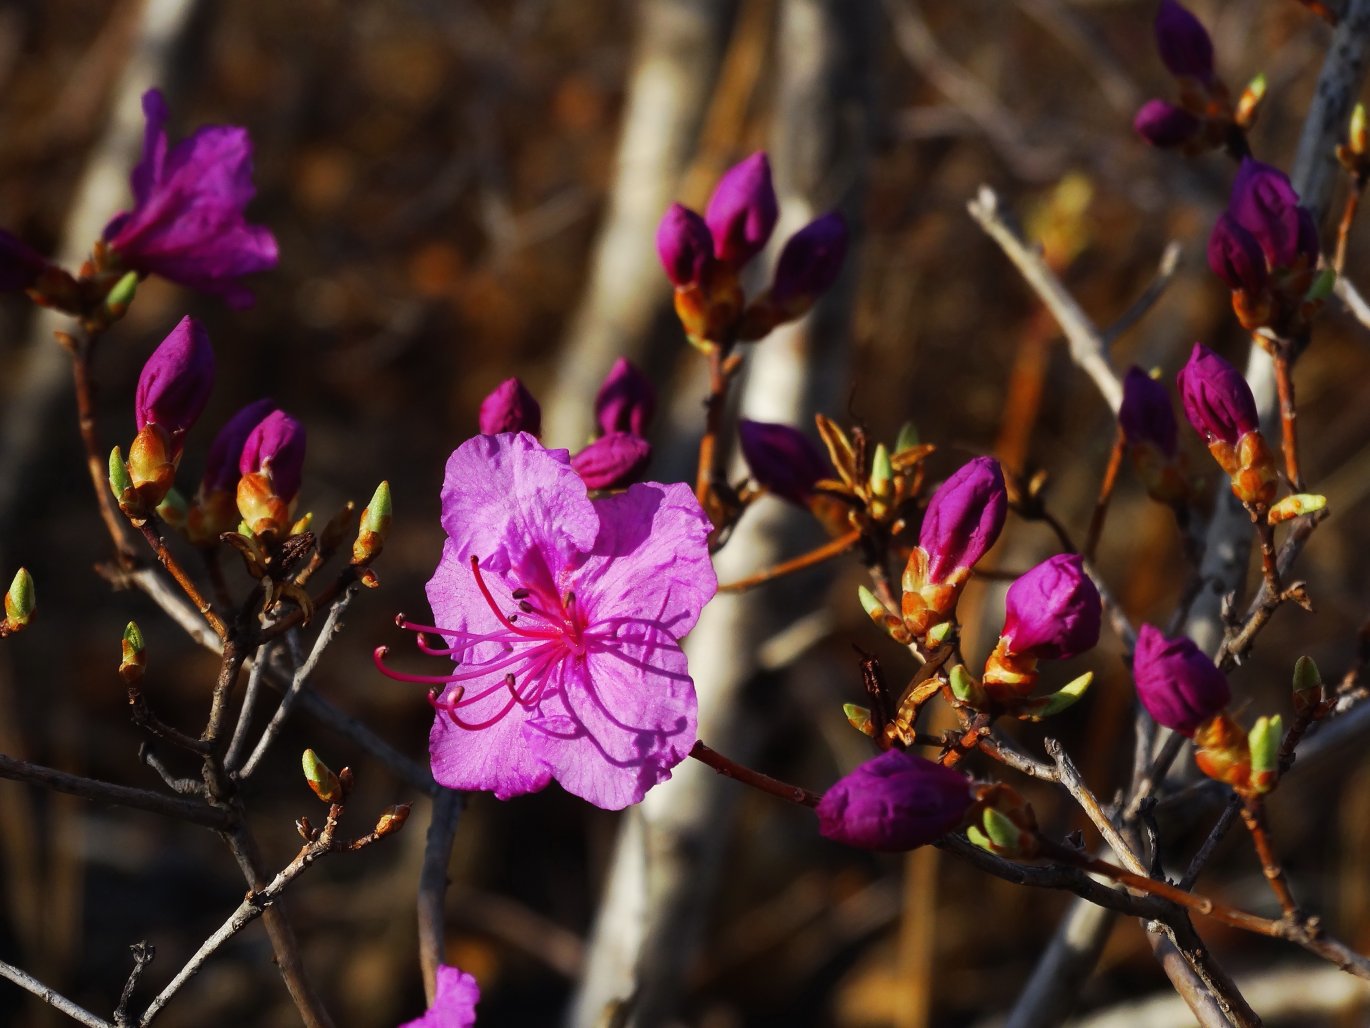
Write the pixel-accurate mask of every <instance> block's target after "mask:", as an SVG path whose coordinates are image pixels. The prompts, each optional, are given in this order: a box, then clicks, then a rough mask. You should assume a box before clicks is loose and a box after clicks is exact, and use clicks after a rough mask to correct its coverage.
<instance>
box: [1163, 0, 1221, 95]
mask: <svg viewBox="0 0 1370 1028" xmlns="http://www.w3.org/2000/svg"><path fill="white" fill-rule="evenodd" d="M1156 49H1157V51H1158V52H1159V53H1160V55H1161V61H1162V62H1164V64H1165V66H1166V67H1167V68H1169V69H1170V74H1172V75H1176V76H1184V75H1188V76H1190V77H1191V78H1196V79H1198V80H1199V81H1201V82H1209V81H1211V80H1212V78H1213V40H1211V39H1210V38H1209V37H1208V30H1207V29H1205V28H1204V27H1203V24H1202V23H1201V22H1200V21H1199V19H1198V18H1196V17H1194V15H1193V14H1191V13H1190V12H1189V11H1188V10H1187V9H1186V8H1184V7H1181V6H1180V5H1179V4H1177V3H1176V2H1175V0H1161V6H1160V9H1159V10H1157V11H1156Z"/></svg>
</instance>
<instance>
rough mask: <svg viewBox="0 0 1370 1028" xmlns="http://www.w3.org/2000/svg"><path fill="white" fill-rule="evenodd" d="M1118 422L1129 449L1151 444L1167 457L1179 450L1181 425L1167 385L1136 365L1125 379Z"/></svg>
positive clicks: (1130, 369) (1129, 370)
mask: <svg viewBox="0 0 1370 1028" xmlns="http://www.w3.org/2000/svg"><path fill="white" fill-rule="evenodd" d="M1118 423H1119V424H1120V425H1122V427H1123V436H1124V437H1125V438H1126V439H1127V442H1128V445H1130V446H1136V445H1138V444H1139V443H1150V444H1151V445H1152V446H1154V447H1156V449H1158V450H1160V451H1161V453H1163V454H1164V455H1165V456H1167V457H1173V456H1175V454H1176V453H1177V452H1178V451H1179V448H1180V440H1179V425H1178V424H1177V423H1176V421H1175V409H1174V408H1173V407H1171V405H1170V396H1169V394H1168V393H1166V391H1165V386H1163V385H1161V383H1159V382H1157V381H1156V380H1155V379H1154V378H1152V377H1151V376H1150V375H1148V374H1147V373H1146V372H1145V371H1143V370H1142V369H1141V368H1139V367H1136V366H1135V365H1134V366H1133V367H1131V368H1129V369H1128V372H1127V374H1126V375H1124V376H1123V403H1122V406H1121V407H1119V408H1118Z"/></svg>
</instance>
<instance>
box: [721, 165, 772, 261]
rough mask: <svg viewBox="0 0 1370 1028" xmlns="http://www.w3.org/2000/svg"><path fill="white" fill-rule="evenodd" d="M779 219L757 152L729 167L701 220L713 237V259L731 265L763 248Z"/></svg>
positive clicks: (766, 168)
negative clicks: (715, 258)
mask: <svg viewBox="0 0 1370 1028" xmlns="http://www.w3.org/2000/svg"><path fill="white" fill-rule="evenodd" d="M779 216H780V208H779V205H778V203H777V202H776V198H775V187H774V186H773V185H772V184H771V162H770V161H769V160H768V159H767V157H766V154H765V153H764V152H760V151H758V152H757V153H754V154H752V155H751V156H750V157H748V158H747V159H746V160H745V161H742V162H741V163H740V164H736V165H734V166H733V167H731V168H729V169H728V171H726V172H725V173H724V175H723V177H722V178H721V179H719V180H718V185H717V186H716V187H715V189H714V192H713V196H711V197H709V206H708V207H707V208H706V209H705V211H704V221H705V222H706V223H707V224H708V226H709V231H710V233H712V235H713V238H714V256H715V257H717V258H718V259H719V260H720V261H725V262H727V263H729V264H732V265H734V266H736V265H741V264H745V263H746V262H747V261H749V260H751V259H752V258H753V257H755V256H756V255H757V254H758V253H760V252H761V250H762V248H763V247H765V245H766V242H767V240H769V239H770V238H771V233H772V232H773V231H774V230H775V223H776V219H777V218H779Z"/></svg>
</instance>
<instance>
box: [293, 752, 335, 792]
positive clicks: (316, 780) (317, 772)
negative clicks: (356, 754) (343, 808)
mask: <svg viewBox="0 0 1370 1028" xmlns="http://www.w3.org/2000/svg"><path fill="white" fill-rule="evenodd" d="M300 766H301V767H302V768H303V769H304V780H305V781H306V782H308V783H309V787H310V788H311V789H313V790H314V795H315V796H317V797H319V799H321V800H323V801H324V802H325V803H337V802H339V801H340V800H341V799H342V794H343V788H342V783H341V782H340V781H338V776H337V775H335V774H334V773H333V772H332V771H331V770H330V769H329V767H328V765H327V764H325V763H324V762H323V761H322V760H320V759H319V755H318V754H317V753H315V752H314V751H313V750H305V751H304V754H303V755H302V756H301V758H300Z"/></svg>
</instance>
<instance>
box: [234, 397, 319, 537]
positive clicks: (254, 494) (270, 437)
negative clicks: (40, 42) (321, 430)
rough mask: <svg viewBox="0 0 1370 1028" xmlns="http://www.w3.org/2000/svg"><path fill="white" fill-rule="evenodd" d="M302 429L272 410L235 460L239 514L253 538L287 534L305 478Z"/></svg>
mask: <svg viewBox="0 0 1370 1028" xmlns="http://www.w3.org/2000/svg"><path fill="white" fill-rule="evenodd" d="M304 453H305V432H304V426H303V425H301V424H300V423H299V422H298V421H296V420H295V419H294V418H292V417H291V416H290V415H289V414H287V413H285V411H281V410H275V411H272V412H271V413H270V414H268V415H267V416H266V417H264V418H263V419H262V420H261V421H259V422H258V423H257V424H256V426H254V427H253V428H252V430H251V431H250V432H249V433H248V434H247V439H246V441H245V442H244V443H243V449H242V453H241V454H240V455H239V457H238V473H239V478H238V488H237V501H238V514H239V515H240V516H241V517H242V520H243V524H244V525H246V526H247V529H248V531H250V532H251V533H252V534H253V535H264V536H272V537H282V536H285V535H287V534H288V532H289V529H290V525H291V519H290V511H291V507H292V506H293V504H294V502H295V497H296V496H297V495H298V494H299V491H300V484H301V481H302V479H303V475H304Z"/></svg>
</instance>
